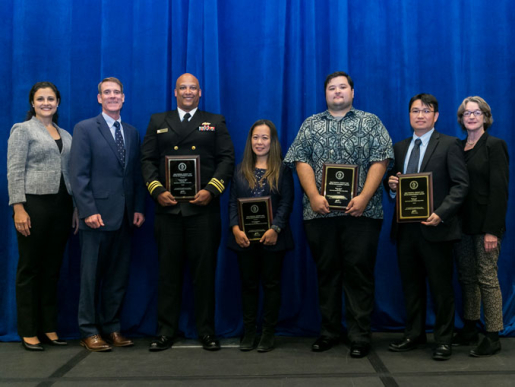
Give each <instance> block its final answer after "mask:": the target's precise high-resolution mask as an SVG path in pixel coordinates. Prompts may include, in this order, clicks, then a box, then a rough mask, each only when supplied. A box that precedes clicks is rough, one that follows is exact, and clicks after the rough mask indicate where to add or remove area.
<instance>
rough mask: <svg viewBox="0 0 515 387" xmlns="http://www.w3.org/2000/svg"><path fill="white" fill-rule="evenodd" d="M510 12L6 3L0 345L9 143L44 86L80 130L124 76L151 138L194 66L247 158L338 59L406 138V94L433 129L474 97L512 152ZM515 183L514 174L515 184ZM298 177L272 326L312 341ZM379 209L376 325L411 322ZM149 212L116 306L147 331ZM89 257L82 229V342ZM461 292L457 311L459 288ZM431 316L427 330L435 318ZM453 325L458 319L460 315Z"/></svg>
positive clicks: (313, 105)
mask: <svg viewBox="0 0 515 387" xmlns="http://www.w3.org/2000/svg"><path fill="white" fill-rule="evenodd" d="M514 12H515V3H513V1H510V0H499V1H483V0H469V1H464V0H457V1H448V0H434V1H432V2H419V1H412V0H403V1H383V0H368V1H367V0H364V1H351V0H304V1H300V0H273V1H270V0H262V1H250V0H190V1H186V0H175V1H174V0H152V1H144V0H134V1H127V0H89V1H70V0H54V1H52V2H51V3H48V2H41V1H39V0H2V2H1V4H0V16H1V20H2V23H1V24H0V56H1V58H2V60H1V62H0V79H1V85H2V87H3V89H2V93H0V106H1V107H2V114H0V127H1V132H0V133H1V134H0V136H1V141H0V154H2V155H3V157H4V161H3V162H1V163H0V199H1V201H0V202H1V205H0V235H2V242H3V243H0V340H3V341H9V340H17V339H18V337H17V334H16V306H15V290H14V283H15V273H16V265H17V258H18V255H17V245H16V237H15V230H14V227H13V224H12V218H11V215H12V214H11V209H10V208H9V206H8V204H7V203H8V195H7V179H6V165H5V157H6V153H7V151H6V148H7V139H8V135H9V130H10V128H11V126H12V125H13V124H14V123H15V122H20V121H23V119H24V116H25V112H26V111H27V109H28V107H29V105H28V92H29V89H30V87H31V86H32V85H33V84H34V83H35V82H37V81H44V80H48V81H51V82H53V83H55V84H56V85H57V86H58V88H59V89H60V91H61V96H62V102H61V104H60V106H59V116H60V122H59V123H60V126H61V127H63V128H65V129H67V130H69V131H70V132H72V131H73V127H74V125H75V124H76V123H77V122H78V121H80V120H83V119H85V118H89V117H92V116H95V115H97V114H98V113H99V111H100V107H99V105H98V104H97V102H96V101H97V100H96V94H97V89H96V88H97V84H98V82H99V81H100V80H101V79H102V78H104V77H107V76H116V77H118V78H119V79H120V80H121V81H122V82H123V83H124V86H125V96H126V99H125V106H124V109H123V111H122V116H123V119H124V120H126V121H127V122H130V123H132V124H133V125H135V126H136V127H137V128H138V129H139V131H140V133H141V135H142V136H143V135H144V134H145V131H146V126H147V123H148V121H149V118H150V115H151V114H152V113H156V112H160V111H166V110H170V109H174V108H175V106H176V104H175V98H174V97H173V88H174V84H175V80H176V79H177V77H178V76H179V75H180V74H182V73H184V72H191V73H193V74H195V75H196V76H197V77H198V78H199V80H200V84H201V88H202V91H203V93H202V98H201V103H200V107H201V108H202V109H204V110H208V111H212V112H216V113H221V114H224V115H225V117H226V119H227V126H228V128H229V131H230V133H231V136H232V139H233V142H234V144H235V148H236V156H237V160H240V159H241V155H242V153H243V146H244V141H245V138H246V135H247V132H248V129H249V128H250V126H251V124H252V123H253V122H254V121H256V120H257V119H259V118H268V119H271V120H272V121H273V122H275V124H276V125H277V127H278V130H279V133H280V140H281V143H282V147H283V152H286V150H287V149H288V146H289V145H290V144H291V143H292V141H293V139H294V138H295V136H296V134H297V131H298V128H299V127H300V125H301V123H302V121H303V120H304V119H305V118H306V117H308V116H310V115H312V114H314V113H317V112H320V111H323V110H325V108H326V107H325V96H324V89H323V82H324V78H325V76H326V75H327V74H329V73H331V72H333V71H336V70H344V71H347V72H349V73H350V74H351V76H352V77H353V79H354V81H355V101H354V106H355V107H356V108H358V109H363V110H366V111H369V112H372V113H375V114H377V115H378V116H379V117H380V118H381V120H382V121H383V123H384V124H385V126H386V128H387V129H388V130H389V132H390V135H391V136H392V139H393V141H394V142H396V141H399V140H401V139H403V138H406V137H408V136H410V135H411V129H410V126H409V120H408V106H407V104H408V101H409V99H410V97H411V96H413V95H414V94H416V93H419V92H427V93H432V94H434V95H435V96H436V97H437V98H438V99H439V102H440V119H439V122H438V125H437V127H438V129H439V130H440V131H442V132H443V133H446V134H450V135H456V136H459V137H463V133H462V132H461V130H460V128H459V126H458V125H457V123H456V118H455V117H456V111H457V108H458V105H459V104H460V102H461V101H462V99H463V98H464V97H466V96H469V95H480V96H482V97H484V98H485V99H486V100H487V101H488V102H489V103H490V105H491V107H492V110H493V116H494V119H495V123H494V125H493V126H492V128H491V133H492V135H494V136H498V137H501V138H504V139H505V140H506V142H507V143H508V147H509V150H510V152H511V153H512V157H515V153H514V152H515V139H514V134H513V123H514V122H515V116H514V115H515V114H514V112H515V109H513V105H514V102H515V101H514V98H513V89H514V86H515V85H514V81H513V79H514V78H513V69H514V68H515V59H514V58H515V48H514V47H515V46H514V45H513V42H514V41H515V29H514V28H513V20H512V18H511V17H510V16H509V15H513V14H514ZM514 181H515V179H514V176H513V173H511V184H510V191H511V192H512V193H513V192H515V191H514ZM296 184H297V190H296V199H295V206H294V213H293V215H292V217H291V224H292V227H293V229H294V236H295V239H296V246H297V247H296V249H295V251H293V252H291V253H289V254H288V255H287V257H286V260H285V262H284V274H283V277H284V281H283V307H282V309H281V315H280V323H279V326H278V331H279V332H280V333H282V334H287V335H313V336H314V335H316V334H317V333H318V329H319V325H320V318H319V314H318V300H317V283H316V272H315V266H314V264H313V262H312V259H311V256H310V253H309V249H308V247H307V245H306V242H305V237H304V231H303V227H302V218H301V202H300V198H301V190H300V188H299V185H298V182H296ZM227 196H228V195H224V198H223V206H224V208H226V205H227ZM512 197H513V195H512ZM384 205H385V222H384V224H383V230H382V234H381V241H380V248H379V252H378V255H377V265H376V308H375V312H374V319H373V322H374V328H375V329H376V330H402V329H403V324H404V323H403V321H404V319H405V313H404V306H403V297H402V291H401V285H400V279H399V272H398V268H397V260H396V254H395V246H394V245H393V244H392V243H391V242H390V241H389V238H388V235H389V231H390V227H389V224H390V219H391V217H392V212H393V208H392V203H390V202H389V201H388V200H387V198H386V197H384ZM514 209H515V207H514V205H513V201H511V202H510V205H509V209H508V225H507V228H508V232H507V234H506V237H505V238H504V241H503V245H502V253H501V257H500V260H499V277H500V281H501V288H502V293H503V298H504V313H505V317H504V322H505V331H504V333H505V334H507V335H515V301H514V297H515V288H514V276H515V266H514V264H513V262H514V259H513V258H514V249H515V246H514V242H513V235H515V234H514V233H515V228H514V226H515V225H514V222H513V220H514V218H515V216H514V215H515V210H514ZM146 215H147V221H146V223H145V224H144V226H143V228H142V229H141V230H137V231H136V232H135V234H134V237H133V261H132V269H131V277H130V285H129V289H128V292H127V298H126V304H125V307H124V310H123V316H122V322H123V330H124V331H125V332H127V333H128V334H130V335H152V334H154V333H155V327H156V296H157V291H156V281H157V270H158V265H157V254H156V246H155V243H154V239H153V203H152V201H151V200H150V198H149V199H148V209H147V214H146ZM223 222H224V224H225V225H226V224H227V214H226V213H224V214H223ZM225 231H226V230H225ZM225 239H226V233H225V234H224V236H223V240H222V245H221V247H220V250H219V261H218V269H217V289H216V292H217V293H216V299H217V309H216V313H217V317H216V324H217V333H218V334H219V335H221V336H224V337H229V336H235V335H238V334H240V333H241V330H242V323H241V321H240V320H241V318H240V316H241V308H240V290H239V286H240V283H239V276H238V271H237V265H236V259H235V255H234V254H233V253H232V252H230V251H228V250H227V249H226V248H225ZM349 243H352V241H349ZM79 262H80V254H79V242H78V237H72V238H71V239H70V243H69V248H68V251H67V254H66V257H65V259H64V263H63V267H62V273H61V280H60V287H59V289H60V290H59V292H60V293H59V294H60V295H59V297H60V317H59V324H60V325H59V331H60V333H61V336H63V337H68V338H73V337H78V327H77V321H76V315H77V302H78V289H79ZM185 288H186V289H185V293H184V301H183V310H184V313H183V314H182V317H181V328H182V330H183V331H184V332H185V334H186V336H188V337H194V336H195V329H194V319H193V306H192V303H193V299H192V294H191V288H190V285H189V284H188V283H186V285H185ZM456 291H457V306H458V310H460V308H461V301H460V297H461V296H460V293H459V287H457V286H456ZM428 319H429V326H431V324H432V322H433V319H434V316H433V314H432V313H430V314H429V315H428ZM456 324H457V326H459V325H460V324H461V321H460V318H459V316H458V315H457V319H456Z"/></svg>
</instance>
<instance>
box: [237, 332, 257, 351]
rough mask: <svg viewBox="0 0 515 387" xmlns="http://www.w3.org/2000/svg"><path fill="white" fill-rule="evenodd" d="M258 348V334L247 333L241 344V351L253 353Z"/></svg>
mask: <svg viewBox="0 0 515 387" xmlns="http://www.w3.org/2000/svg"><path fill="white" fill-rule="evenodd" d="M254 348H256V334H255V333H245V335H244V336H243V338H242V339H241V342H240V351H244V352H245V351H252V350H253V349H254Z"/></svg>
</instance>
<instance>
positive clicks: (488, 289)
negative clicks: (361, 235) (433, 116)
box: [453, 97, 509, 357]
mask: <svg viewBox="0 0 515 387" xmlns="http://www.w3.org/2000/svg"><path fill="white" fill-rule="evenodd" d="M492 122H493V118H492V111H491V110H490V106H489V105H488V104H487V103H486V101H485V100H484V99H483V98H481V97H467V98H465V99H464V100H463V102H462V104H461V105H460V107H459V109H458V123H459V124H460V125H461V127H462V129H463V130H465V131H466V132H467V138H466V139H465V140H463V149H464V151H465V161H466V163H467V170H468V173H469V180H470V185H469V192H468V194H467V197H466V198H465V202H464V203H463V207H462V209H461V220H462V226H463V227H462V228H463V235H462V238H461V241H460V242H459V243H458V244H457V245H456V248H455V253H456V262H457V267H458V279H459V282H460V285H461V289H462V293H463V314H464V319H465V326H464V328H463V329H462V331H461V332H459V333H458V334H457V335H456V336H455V337H454V338H453V345H471V344H473V345H477V346H476V347H475V348H474V349H472V350H471V351H470V355H471V356H474V357H481V356H490V355H493V354H495V353H497V352H499V351H500V350H501V343H500V341H499V334H498V333H499V331H501V330H502V329H503V318H502V297H501V289H500V287H499V280H498V278H497V259H498V258H499V252H500V249H501V238H502V237H503V234H504V231H505V229H506V223H505V218H506V211H507V208H508V175H509V174H508V162H509V157H508V147H507V145H506V142H505V141H504V140H501V139H499V138H496V137H493V136H490V135H489V134H488V132H487V130H488V128H489V127H490V126H491V125H492ZM481 304H483V311H484V316H485V328H486V335H485V337H484V338H483V339H482V340H481V341H480V342H479V344H478V343H477V341H478V332H477V327H476V324H477V322H478V321H479V318H480V313H481Z"/></svg>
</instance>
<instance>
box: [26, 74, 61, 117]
mask: <svg viewBox="0 0 515 387" xmlns="http://www.w3.org/2000/svg"><path fill="white" fill-rule="evenodd" d="M47 88H48V89H52V91H53V92H54V94H55V98H56V99H57V103H58V104H59V103H61V93H59V90H58V89H57V87H56V86H55V85H54V84H53V83H52V82H38V83H36V84H34V86H32V89H30V93H29V106H30V110H29V111H28V112H27V116H26V117H25V121H29V120H30V119H32V117H34V116H35V115H36V111H35V110H34V106H32V104H33V103H34V95H35V94H36V91H38V90H39V89H47ZM58 118H59V117H58V115H57V111H56V112H55V114H54V115H53V116H52V122H53V123H54V124H56V125H57V120H58Z"/></svg>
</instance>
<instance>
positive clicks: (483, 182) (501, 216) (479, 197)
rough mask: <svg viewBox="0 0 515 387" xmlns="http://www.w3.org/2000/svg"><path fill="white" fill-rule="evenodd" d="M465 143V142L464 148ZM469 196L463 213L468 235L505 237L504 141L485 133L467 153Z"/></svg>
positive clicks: (505, 160) (465, 229) (506, 181)
mask: <svg viewBox="0 0 515 387" xmlns="http://www.w3.org/2000/svg"><path fill="white" fill-rule="evenodd" d="M465 145H466V140H463V141H462V147H463V148H465ZM465 162H466V163H467V169H468V172H469V178H470V188H469V193H468V195H467V197H466V199H465V203H464V204H463V207H462V208H461V211H460V214H461V217H462V220H463V225H462V226H463V232H464V233H465V234H486V233H488V234H492V235H495V236H497V237H498V238H502V236H503V234H504V231H505V230H506V223H505V219H506V211H507V209H508V179H509V165H508V164H509V156H508V147H507V145H506V142H504V140H501V139H499V138H496V137H492V136H490V135H489V134H488V133H486V132H485V133H484V134H483V135H482V136H481V138H480V139H479V141H478V142H477V143H476V145H475V146H474V148H472V149H471V150H469V151H467V152H465Z"/></svg>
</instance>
